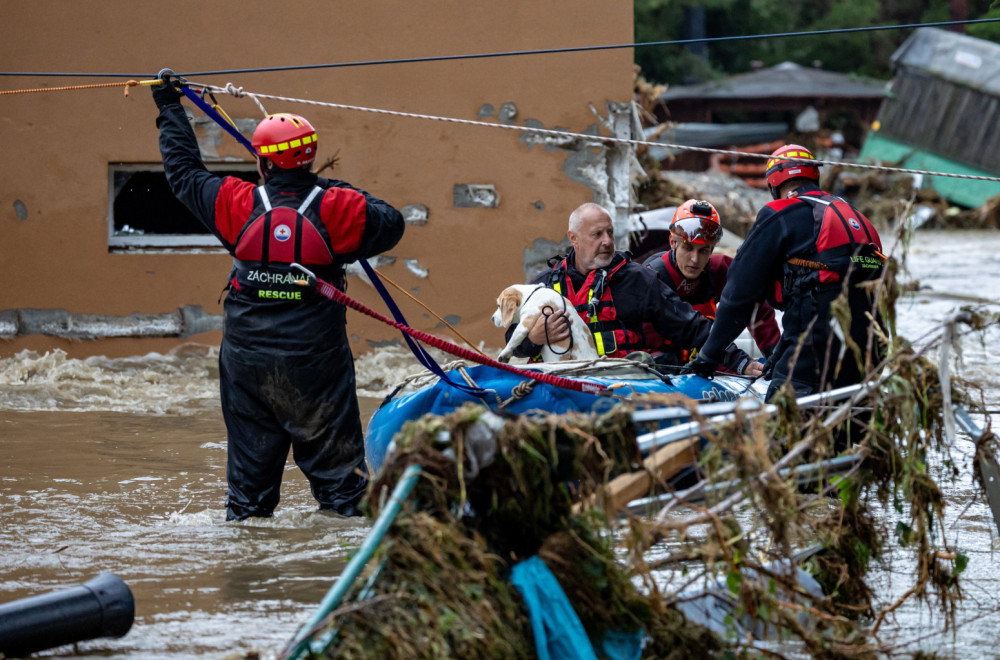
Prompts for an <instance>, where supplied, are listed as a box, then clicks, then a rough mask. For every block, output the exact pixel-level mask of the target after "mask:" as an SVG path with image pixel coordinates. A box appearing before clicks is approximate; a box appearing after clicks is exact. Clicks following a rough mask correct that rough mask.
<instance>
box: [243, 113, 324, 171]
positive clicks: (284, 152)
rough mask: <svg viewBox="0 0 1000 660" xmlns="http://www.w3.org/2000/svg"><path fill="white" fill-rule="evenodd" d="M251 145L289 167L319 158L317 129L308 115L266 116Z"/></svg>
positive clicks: (285, 167) (259, 152) (260, 153)
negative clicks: (309, 120)
mask: <svg viewBox="0 0 1000 660" xmlns="http://www.w3.org/2000/svg"><path fill="white" fill-rule="evenodd" d="M251 144H252V145H253V148H254V151H256V152H257V155H258V156H260V157H261V158H269V159H271V160H272V161H273V162H274V164H275V165H277V166H278V167H280V168H283V169H286V170H290V169H292V168H295V167H299V166H301V165H308V164H309V163H311V162H313V161H314V160H316V129H314V128H313V127H312V124H310V123H309V122H308V121H306V120H305V118H303V117H300V116H299V115H293V114H291V113H288V112H282V113H279V114H276V115H268V116H267V117H264V120H263V121H261V122H260V124H258V125H257V130H255V131H254V132H253V140H251Z"/></svg>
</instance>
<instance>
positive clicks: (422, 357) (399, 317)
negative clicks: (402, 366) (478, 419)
mask: <svg viewBox="0 0 1000 660" xmlns="http://www.w3.org/2000/svg"><path fill="white" fill-rule="evenodd" d="M358 263H360V264H361V268H363V269H364V271H365V274H366V275H368V279H369V280H371V283H372V286H374V287H375V290H376V291H378V293H379V295H380V296H382V300H384V301H385V305H386V307H388V308H389V313H390V314H392V318H393V319H394V320H395V321H396V322H397V323H402V324H403V325H406V326H409V325H410V324H409V323H407V322H406V319H405V318H403V312H401V311H400V310H399V307H398V306H396V301H394V300H393V299H392V296H390V295H389V291H388V290H386V288H385V285H384V284H382V280H381V279H379V276H378V273H376V272H375V269H374V268H372V267H371V264H369V263H368V262H367V261H366V260H364V259H359V260H358ZM403 339H405V340H406V345H407V346H409V347H410V351H411V352H412V353H413V355H414V357H416V358H417V361H418V362H420V364H422V365H423V366H424V368H425V369H427V370H428V371H430V372H431V373H433V374H434V375H435V376H437V377H438V378H440V379H441V380H443V381H444V382H446V383H448V384H449V385H451V386H452V387H454V388H455V389H457V390H461V391H463V392H466V393H468V394H470V395H472V396H475V397H479V398H480V399H485V398H486V396H487V394H488V392H489V390H484V389H482V388H481V387H472V386H471V385H466V384H465V383H456V382H454V381H453V380H451V379H450V378H448V375H447V374H445V372H444V370H443V369H442V368H441V366H440V365H439V364H438V363H437V362H435V361H434V358H433V357H431V354H430V353H428V352H427V349H425V348H424V347H423V346H422V345H421V344H420V343H418V342H417V341H416V340H415V339H413V338H412V337H410V336H409V335H408V334H406V333H403Z"/></svg>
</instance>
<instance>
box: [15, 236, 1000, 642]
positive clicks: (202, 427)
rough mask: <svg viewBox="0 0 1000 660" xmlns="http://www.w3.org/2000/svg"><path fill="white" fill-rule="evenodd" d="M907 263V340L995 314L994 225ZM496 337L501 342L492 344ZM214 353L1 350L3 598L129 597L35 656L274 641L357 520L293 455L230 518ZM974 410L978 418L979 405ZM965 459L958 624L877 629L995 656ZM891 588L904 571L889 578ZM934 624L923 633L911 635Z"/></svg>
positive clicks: (394, 372) (932, 247) (331, 568)
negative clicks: (331, 510)
mask: <svg viewBox="0 0 1000 660" xmlns="http://www.w3.org/2000/svg"><path fill="white" fill-rule="evenodd" d="M909 266H910V277H912V278H914V279H918V280H920V281H921V283H922V284H923V285H924V286H925V287H930V288H929V289H922V290H921V291H919V292H918V293H917V294H916V295H914V296H909V297H907V298H905V299H903V300H901V301H900V305H899V309H898V312H899V316H900V332H901V334H903V335H904V336H906V337H909V338H913V339H916V338H917V337H919V336H921V335H923V334H925V333H926V332H927V331H928V330H930V329H931V328H932V327H934V325H935V324H936V323H937V322H939V321H940V320H941V319H942V318H944V317H945V316H947V315H948V314H949V313H951V312H952V311H953V310H955V309H957V308H958V307H960V306H962V305H968V304H973V303H975V302H976V301H978V302H979V303H980V304H981V303H982V302H983V299H992V300H993V301H994V302H993V304H992V305H986V306H985V308H984V309H987V310H991V311H994V312H996V311H1000V303H998V302H997V300H998V299H1000V233H998V232H923V233H918V234H917V236H916V237H915V239H914V241H913V244H912V247H911V252H910V261H909ZM997 340H1000V332H998V331H997V329H996V327H994V328H992V329H991V330H990V331H989V332H988V333H987V341H986V342H985V343H982V344H981V343H977V342H966V343H965V346H964V351H963V374H964V375H966V376H967V377H971V378H974V379H975V380H977V381H978V382H980V383H981V384H982V385H983V386H984V388H985V396H986V400H987V405H988V407H991V408H994V409H1000V367H998V366H997V364H996V357H997V355H998V351H996V350H995V349H994V348H993V346H995V345H996V344H995V342H996V341H997ZM498 344H499V341H498ZM216 359H217V352H216V350H215V349H214V348H211V347H197V346H191V347H185V348H182V349H181V350H178V351H176V352H175V353H173V354H171V355H166V356H160V355H148V356H141V357H136V358H130V359H118V360H108V359H105V358H91V359H89V360H70V359H67V358H65V356H64V355H61V354H59V353H55V354H48V355H44V356H39V355H34V354H30V353H22V354H19V355H16V356H6V357H4V358H2V359H0V460H2V464H3V470H2V473H0V570H2V574H3V576H4V578H3V580H2V582H0V602H5V601H10V600H15V599H19V598H24V597H27V596H32V595H36V594H39V593H44V592H47V591H50V590H54V589H59V588H64V587H67V586H71V585H74V584H78V583H80V582H84V581H86V580H88V579H90V578H92V577H94V576H95V575H97V574H98V573H100V572H111V573H114V574H116V575H118V576H119V577H121V578H122V579H123V580H124V581H125V582H126V583H127V584H128V585H129V587H130V588H131V590H132V592H133V594H134V595H135V599H136V619H135V624H134V626H133V628H132V630H131V631H130V632H129V633H128V635H126V636H125V637H124V638H122V639H117V640H93V641H89V642H83V643H80V644H79V645H78V646H77V648H76V649H74V648H73V647H71V646H70V647H60V648H58V649H53V650H51V651H46V652H43V653H41V654H40V655H42V656H55V657H74V658H75V657H109V658H130V659H146V658H149V659H152V658H168V659H169V658H224V657H229V656H232V655H233V654H237V655H239V654H242V653H244V652H247V651H250V650H258V651H260V652H262V654H263V656H264V657H268V656H270V655H273V654H274V653H275V652H277V650H279V649H280V648H281V647H282V646H284V644H285V643H286V642H287V641H288V639H289V638H290V636H291V635H292V634H293V633H294V631H295V629H296V627H297V626H298V625H299V624H300V623H301V622H302V621H303V620H304V619H305V618H306V617H307V616H308V615H309V614H310V613H311V612H312V611H313V609H314V607H315V605H316V604H317V603H318V602H319V600H320V599H321V598H322V597H323V595H324V594H325V593H326V591H327V590H328V589H329V587H330V585H331V584H332V582H333V580H334V579H335V578H336V576H337V575H338V574H339V573H340V571H341V569H342V568H343V566H344V563H345V556H346V555H347V554H348V553H349V552H350V551H351V550H352V549H354V548H356V547H357V546H358V544H359V543H360V542H361V540H362V539H363V538H364V536H365V534H366V533H367V531H368V527H369V524H368V522H367V521H365V520H362V519H344V518H340V517H338V516H333V515H327V514H320V513H317V512H316V511H315V507H316V504H315V501H314V500H313V499H312V496H311V495H310V493H309V488H308V484H307V482H306V480H305V478H304V477H303V476H302V475H301V473H300V472H299V471H298V469H297V468H295V467H294V464H292V463H289V465H290V467H289V468H288V469H287V470H286V472H285V479H284V484H283V487H282V499H281V504H280V505H279V507H278V509H277V511H276V515H275V517H274V518H273V519H268V520H252V521H248V522H243V523H226V522H225V520H224V518H225V513H224V509H223V501H224V497H225V462H226V451H225V427H224V425H223V422H222V416H221V413H220V412H219V399H218V380H217V377H218V374H217V366H216V364H215V363H216ZM415 365H416V363H415V361H414V360H413V359H412V358H410V357H408V356H407V355H406V354H404V353H403V352H402V351H397V350H391V349H385V350H383V351H381V352H380V353H378V354H375V355H370V356H366V357H365V358H362V359H361V360H359V363H358V376H359V386H360V388H361V390H360V393H361V394H362V398H361V402H362V414H363V417H364V419H365V420H366V421H367V418H368V416H369V415H370V413H371V411H372V410H374V408H375V406H377V405H378V403H379V401H380V398H381V396H383V395H384V394H385V393H386V392H387V391H388V390H389V389H390V388H391V386H392V384H393V383H394V382H395V381H396V380H398V379H399V378H401V377H402V376H404V375H406V374H407V373H410V372H411V371H415V370H416V366H415ZM979 421H980V422H982V421H983V420H982V418H980V419H979ZM953 450H954V452H955V458H956V459H957V463H958V464H959V467H960V470H961V472H962V474H961V476H960V477H959V479H958V480H957V482H956V483H954V484H951V485H949V486H948V488H947V489H946V494H947V499H948V505H949V509H948V510H949V512H950V514H949V515H950V517H949V523H948V525H949V526H948V528H947V530H946V531H947V535H948V539H949V541H950V542H951V543H952V544H953V545H954V546H956V547H957V548H958V549H959V550H960V551H961V552H963V553H965V554H967V555H968V556H969V557H970V563H969V567H968V569H967V571H966V573H965V576H964V577H965V580H966V582H965V584H966V590H965V593H966V596H967V599H966V601H965V602H964V603H963V604H962V606H961V608H960V611H959V614H958V620H959V622H960V624H961V625H960V627H959V629H958V631H957V633H955V634H952V633H950V632H949V633H944V634H942V633H941V632H940V631H941V630H942V629H943V623H942V621H941V619H940V616H939V615H937V614H936V613H932V612H933V610H932V609H929V608H927V607H923V606H920V605H919V604H907V605H904V606H903V607H901V608H900V609H899V610H897V611H896V613H895V615H894V617H891V618H890V619H889V621H887V622H886V624H884V625H883V629H882V640H883V641H885V642H887V643H890V644H892V643H906V642H913V641H914V640H917V639H918V638H920V639H921V641H919V643H918V644H916V645H912V646H909V647H906V649H907V650H908V651H909V652H913V651H915V650H916V649H918V648H922V649H924V650H925V651H935V652H937V653H939V654H941V656H942V657H956V658H964V657H996V644H995V639H996V630H997V628H998V626H1000V571H998V570H997V569H996V562H997V561H1000V554H996V550H998V549H1000V546H998V545H997V541H996V536H997V532H996V528H995V526H994V525H993V521H992V517H991V515H990V513H989V509H988V507H986V505H985V504H984V503H982V502H981V501H977V500H976V498H975V495H976V489H975V488H974V487H973V485H972V483H971V480H970V478H969V459H970V458H971V455H972V445H971V443H970V442H969V441H968V440H967V439H965V438H961V437H960V438H959V439H958V440H956V443H955V445H954V447H953ZM906 571H907V567H906V565H905V562H897V564H896V565H895V566H894V567H893V570H892V571H888V572H886V573H885V574H884V584H882V585H880V589H879V593H880V594H881V593H884V594H886V596H885V598H886V602H891V601H892V600H893V599H894V598H893V597H892V595H893V594H894V593H895V594H896V595H898V593H901V591H902V590H903V589H905V588H906V586H907V583H906V575H905V573H906ZM900 585H902V586H900ZM928 633H933V634H931V635H930V636H928V637H926V638H924V635H927V634H928Z"/></svg>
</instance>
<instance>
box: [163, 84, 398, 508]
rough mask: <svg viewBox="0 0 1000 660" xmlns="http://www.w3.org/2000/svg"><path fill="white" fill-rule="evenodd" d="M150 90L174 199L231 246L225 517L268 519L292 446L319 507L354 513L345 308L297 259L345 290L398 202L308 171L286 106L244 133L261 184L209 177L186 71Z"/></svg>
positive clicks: (305, 145)
mask: <svg viewBox="0 0 1000 660" xmlns="http://www.w3.org/2000/svg"><path fill="white" fill-rule="evenodd" d="M160 78H161V79H162V81H163V83H162V84H160V85H156V86H154V87H153V99H154V101H155V102H156V106H157V107H158V108H159V110H160V114H159V117H158V118H157V120H156V125H157V126H158V127H159V129H160V151H161V153H162V155H163V168H164V171H165V173H166V176H167V181H168V182H169V183H170V187H171V189H172V190H173V192H174V194H175V195H176V196H177V198H178V199H179V200H180V201H181V202H182V203H183V204H184V205H185V206H186V207H187V208H188V209H189V210H190V211H191V213H192V214H194V216H195V217H196V218H197V219H198V220H199V221H201V223H202V224H204V225H205V226H206V227H207V228H208V229H209V231H211V232H212V233H213V234H214V235H215V236H216V237H217V238H218V239H219V240H220V241H221V242H222V245H223V246H225V248H226V249H227V250H228V251H229V253H230V254H231V255H233V269H232V271H231V273H230V276H229V277H230V279H229V285H228V289H229V291H228V294H227V295H226V301H225V326H224V331H223V338H222V347H221V351H220V353H219V380H220V388H221V395H222V414H223V417H224V418H225V421H226V433H227V437H228V462H227V467H226V477H227V481H228V484H229V487H228V494H227V498H226V517H227V519H229V520H242V519H244V518H248V517H251V516H259V517H267V516H270V515H272V512H273V511H274V508H275V506H277V504H278V498H279V488H280V486H281V475H282V472H283V471H284V467H285V461H286V459H287V457H288V451H289V448H292V449H293V453H294V458H295V462H296V463H297V464H298V466H299V467H300V468H301V469H302V472H303V473H305V475H306V477H308V479H309V484H310V486H311V488H312V493H313V496H314V497H315V498H316V500H317V501H318V502H319V506H320V509H324V510H331V511H335V512H337V513H339V514H341V515H345V516H354V515H360V511H359V509H358V504H359V501H360V500H361V497H362V496H363V495H364V492H365V489H366V486H367V483H368V478H367V470H366V469H365V463H364V439H363V436H362V429H361V417H360V413H359V410H358V400H357V394H356V392H355V379H354V361H353V358H352V357H351V350H350V346H349V345H348V340H347V332H346V327H345V309H344V307H343V306H342V305H340V304H339V303H335V302H333V301H332V300H328V299H326V298H324V297H323V296H321V295H319V294H318V293H317V292H315V291H314V290H312V289H311V288H307V287H303V286H300V285H299V284H297V282H296V281H297V280H298V279H299V278H300V277H301V275H299V274H298V273H297V272H296V271H294V270H293V268H292V266H291V264H292V263H293V262H296V263H299V264H302V265H304V266H306V267H307V268H309V269H310V270H311V271H312V272H314V273H315V274H316V275H317V276H318V277H320V278H322V279H324V280H326V281H329V282H332V283H333V284H334V285H335V286H337V287H338V288H340V289H342V290H343V288H344V285H345V279H344V266H345V265H346V264H348V263H350V262H352V261H356V260H358V259H361V258H366V257H371V256H374V255H376V254H378V253H380V252H383V251H385V250H387V249H389V248H391V247H393V246H394V245H395V244H396V243H397V242H398V241H399V239H400V238H401V237H402V235H403V226H404V223H403V217H402V215H401V214H400V213H399V211H397V210H396V209H395V208H393V207H392V206H390V205H389V204H387V203H386V202H384V201H382V200H381V199H378V198H376V197H373V196H372V195H369V194H368V193H366V192H364V191H362V190H358V189H356V188H353V187H351V186H350V185H349V184H347V183H344V182H343V181H335V180H329V179H324V178H321V177H318V176H317V175H316V174H313V173H312V172H311V171H310V166H311V164H312V162H313V161H314V160H315V158H316V148H317V136H316V131H315V130H313V127H312V126H311V125H310V123H309V122H308V121H306V120H305V119H304V118H302V117H300V116H298V115H293V114H285V113H282V114H275V115H269V116H267V117H266V118H265V119H264V120H263V121H261V122H260V124H259V125H258V126H257V129H256V130H255V131H254V134H253V140H252V144H253V148H254V150H255V152H256V155H257V169H258V171H259V172H260V175H261V177H262V178H263V180H264V185H262V186H257V185H255V184H253V183H249V182H246V181H243V180H242V179H238V178H236V177H222V176H217V175H215V174H212V173H211V172H209V171H208V170H207V169H206V168H205V165H204V163H202V160H201V156H200V154H199V150H198V142H197V140H196V139H195V135H194V131H193V130H192V129H191V124H190V123H189V121H188V119H187V116H186V115H185V113H184V108H183V107H182V106H181V97H182V93H181V92H180V91H179V89H180V86H181V85H182V84H183V81H182V80H179V79H178V78H176V77H174V76H173V72H171V71H169V70H168V69H164V70H163V71H162V72H161V73H160Z"/></svg>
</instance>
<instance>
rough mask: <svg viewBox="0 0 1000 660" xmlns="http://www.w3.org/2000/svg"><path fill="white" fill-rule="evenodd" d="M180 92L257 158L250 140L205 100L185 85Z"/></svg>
mask: <svg viewBox="0 0 1000 660" xmlns="http://www.w3.org/2000/svg"><path fill="white" fill-rule="evenodd" d="M181 91H182V92H184V95H185V96H187V97H188V98H189V99H191V102H192V103H194V104H195V105H196V106H198V107H199V108H200V109H201V111H202V112H204V113H205V114H206V115H208V116H209V117H211V118H212V119H214V120H215V123H216V124H218V125H219V126H221V127H222V128H224V129H225V130H226V132H227V133H229V134H230V135H232V136H233V137H234V138H236V141H237V142H239V143H240V144H242V145H243V146H244V147H246V148H247V149H248V150H249V151H250V153H252V154H253V155H254V158H256V157H257V152H256V151H255V150H254V148H253V145H252V144H250V140H248V139H246V137H245V136H244V135H243V134H242V133H240V132H239V131H238V130H236V127H234V126H233V125H232V124H230V123H229V122H228V121H226V119H225V117H223V116H222V115H220V114H219V113H218V112H216V111H215V108H213V107H212V106H210V105H209V104H208V103H206V102H205V99H203V98H201V97H200V96H198V92H195V91H194V90H192V89H191V88H190V87H188V86H187V85H185V86H183V87H181Z"/></svg>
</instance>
